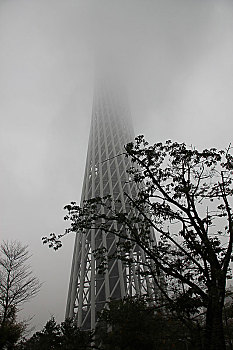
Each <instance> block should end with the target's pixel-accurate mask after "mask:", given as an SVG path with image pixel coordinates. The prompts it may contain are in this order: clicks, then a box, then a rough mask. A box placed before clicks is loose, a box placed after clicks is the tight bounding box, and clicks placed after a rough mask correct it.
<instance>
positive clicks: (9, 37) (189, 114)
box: [0, 0, 233, 329]
mask: <svg viewBox="0 0 233 350" xmlns="http://www.w3.org/2000/svg"><path fill="white" fill-rule="evenodd" d="M109 57H115V61H117V62H118V63H119V67H120V70H121V72H122V75H124V76H125V77H126V81H127V85H128V91H129V95H130V108H131V114H132V117H133V120H134V126H135V133H136V134H144V135H145V136H146V138H147V139H149V140H150V141H151V142H157V141H165V140H166V139H172V140H174V141H175V140H177V141H184V142H186V143H188V144H193V145H195V146H197V147H200V148H205V147H219V148H226V147H227V146H228V145H229V144H230V143H231V142H232V127H233V120H232V119H233V118H232V112H233V98H232V94H233V5H232V1H224V0H219V1H217V0H209V1H208V0H206V1H201V0H200V1H199V0H182V1H181V0H153V1H152V0H141V1H139V0H131V1H129V0H124V1H123V0H121V1H119V0H118V1H114V0H106V1H103V0H95V1H94V0H93V1H90V0H89V1H87V0H85V1H84V0H83V1H81V0H63V1H61V0H40V1H36V0H0V77H1V79H0V123H1V127H0V146H1V148H0V149H1V155H0V167H1V179H0V194H1V195H0V208H1V210H0V212H1V220H0V222H1V226H0V234H1V239H9V240H11V239H12V240H14V239H18V240H20V241H21V242H22V243H23V244H28V245H29V250H30V252H31V253H32V254H33V256H32V261H31V263H32V268H33V271H34V273H35V275H37V276H38V277H39V278H40V280H41V281H42V282H44V284H43V287H42V289H41V292H40V294H39V295H38V297H36V298H35V299H33V300H32V301H31V302H30V303H29V304H25V306H24V308H23V311H22V313H21V316H22V317H27V316H29V315H35V317H34V319H33V321H32V323H33V325H35V326H36V328H37V329H38V328H41V327H42V326H43V325H44V323H45V322H46V321H47V320H48V319H49V318H50V316H51V315H54V316H55V317H56V319H57V320H58V321H59V322H60V321H62V320H63V317H64V312H65V304H66V296H67V290H68V282H69V274H70V265H71V259H72V253H73V239H74V237H73V236H70V237H67V238H66V239H65V240H64V245H63V248H62V249H61V250H60V251H57V252H53V251H51V250H49V249H48V248H47V247H44V246H42V243H41V237H42V236H43V235H46V234H48V233H50V232H56V233H61V232H63V230H64V227H65V223H64V222H63V216H64V214H65V212H64V211H63V207H64V205H65V204H67V203H69V202H70V201H72V200H77V201H79V199H80V193H81V189H82V180H83V172H84V166H85V157H86V150H87V141H88V134H89V126H90V118H91V107H92V98H93V86H94V70H95V69H97V68H96V60H97V62H102V64H103V65H104V64H109ZM97 58H98V59H97Z"/></svg>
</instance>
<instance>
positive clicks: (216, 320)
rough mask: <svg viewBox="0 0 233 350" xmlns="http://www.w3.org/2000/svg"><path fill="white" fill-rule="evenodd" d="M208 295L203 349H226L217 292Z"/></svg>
mask: <svg viewBox="0 0 233 350" xmlns="http://www.w3.org/2000/svg"><path fill="white" fill-rule="evenodd" d="M213 294H214V295H210V300H209V304H208V307H207V313H206V331H205V350H226V344H225V337H224V330H223V315H222V313H223V305H222V303H221V302H220V300H219V299H220V298H219V296H218V295H217V294H218V293H217V292H216V293H213Z"/></svg>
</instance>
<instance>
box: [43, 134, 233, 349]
mask: <svg viewBox="0 0 233 350" xmlns="http://www.w3.org/2000/svg"><path fill="white" fill-rule="evenodd" d="M125 151H126V157H128V158H130V160H131V164H132V166H131V168H130V169H129V170H128V174H129V181H130V182H132V183H133V184H134V185H135V186H136V187H137V191H136V195H134V196H130V195H129V193H127V192H125V194H124V195H125V197H126V199H127V201H128V207H129V210H127V211H126V212H119V211H118V210H117V208H118V207H119V206H118V205H117V201H114V199H113V198H111V196H106V197H104V198H93V199H90V200H87V201H86V202H85V203H84V205H83V206H82V207H79V206H78V205H77V204H76V203H75V202H72V203H71V204H70V205H67V206H66V207H65V209H66V210H67V211H68V214H67V216H66V217H65V219H66V220H69V221H70V227H69V228H68V229H67V230H66V231H65V234H67V233H69V232H79V233H85V230H87V229H90V228H100V229H101V230H103V231H105V232H107V233H108V232H110V231H111V233H114V234H115V235H117V236H118V237H119V238H120V241H119V242H120V243H119V246H118V250H117V252H116V255H115V257H116V256H117V257H118V258H121V259H123V260H125V261H126V262H128V263H131V262H132V261H131V260H132V258H131V257H130V251H131V250H132V247H133V244H137V245H138V246H139V247H140V248H141V249H142V250H143V251H144V252H145V254H146V261H145V263H144V264H146V266H147V269H148V274H150V275H151V276H152V277H153V279H154V281H155V283H156V285H157V287H158V288H159V290H160V292H161V294H162V295H163V298H164V299H165V300H166V301H167V303H168V304H169V305H170V307H171V309H173V311H174V312H176V313H177V315H178V316H179V317H181V318H182V319H183V320H184V321H185V320H187V321H188V320H190V318H191V319H196V318H197V315H198V314H200V313H202V312H203V310H206V316H205V322H206V324H205V328H206V332H205V349H221V350H222V349H225V342H224V331H223V320H222V311H223V306H224V299H225V288H226V280H227V278H229V277H230V271H229V264H230V261H231V259H233V257H232V244H233V221H232V220H233V217H232V208H231V204H232V194H233V189H232V176H233V157H232V155H231V153H230V151H231V149H230V148H228V149H227V150H220V151H218V150H216V149H215V148H211V149H205V150H203V151H198V150H196V149H195V148H192V147H187V146H186V145H185V144H184V143H177V142H174V143H173V142H171V141H170V140H169V141H166V143H165V144H162V143H156V144H154V145H149V144H148V143H147V142H146V141H145V139H144V138H143V136H138V137H137V138H136V139H135V142H134V143H129V144H128V145H126V147H125ZM106 207H107V209H108V210H106V211H105V210H101V209H102V208H106ZM109 211H110V214H107V215H106V214H103V213H107V212H108V213H109ZM112 222H117V223H118V225H111V223H112ZM116 227H117V229H116ZM152 231H154V232H155V233H156V236H157V237H156V240H155V239H153V234H152V233H151V232H152ZM62 236H63V235H60V236H56V235H55V234H51V235H50V237H49V238H48V237H44V238H43V240H44V243H49V245H50V246H51V247H53V248H54V249H57V248H59V247H60V246H61V238H62ZM104 258H105V260H107V259H109V258H111V257H107V256H106V254H105V256H104ZM127 259H128V260H127ZM104 263H105V264H106V261H105V262H104ZM161 274H162V277H163V278H162V279H161V278H160V277H159V276H161ZM161 281H162V283H161Z"/></svg>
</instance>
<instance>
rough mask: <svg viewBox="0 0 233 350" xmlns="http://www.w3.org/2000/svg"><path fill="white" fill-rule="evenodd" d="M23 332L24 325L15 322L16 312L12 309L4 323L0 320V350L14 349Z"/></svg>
mask: <svg viewBox="0 0 233 350" xmlns="http://www.w3.org/2000/svg"><path fill="white" fill-rule="evenodd" d="M24 330H25V324H24V323H23V322H22V323H21V322H17V321H16V311H15V308H13V307H12V308H11V310H10V311H9V312H8V314H7V319H6V320H5V322H2V319H1V320H0V349H9V350H11V349H14V348H15V344H16V343H17V342H18V341H19V339H20V338H21V336H22V334H23V332H24Z"/></svg>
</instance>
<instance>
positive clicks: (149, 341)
mask: <svg viewBox="0 0 233 350" xmlns="http://www.w3.org/2000/svg"><path fill="white" fill-rule="evenodd" d="M96 336H97V339H98V338H99V339H100V340H101V342H100V343H101V348H103V349H104V350H110V349H111V350H118V349H127V350H137V349H138V350H141V349H145V350H147V349H148V350H153V349H161V350H168V349H172V348H175V349H177V350H183V349H186V348H187V345H188V346H189V349H190V350H191V349H196V347H195V345H193V344H192V339H191V333H190V330H189V329H188V328H186V327H184V325H183V324H182V323H181V322H180V321H179V320H178V319H175V318H174V317H172V315H171V314H170V315H168V314H166V315H165V314H164V313H162V312H161V311H158V310H156V307H155V306H154V305H151V306H150V305H148V302H147V301H146V300H145V298H132V297H128V298H125V299H123V300H118V301H117V300H113V301H111V302H109V304H108V307H107V308H106V309H104V310H103V311H102V313H101V315H100V318H99V323H98V324H97V329H96Z"/></svg>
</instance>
